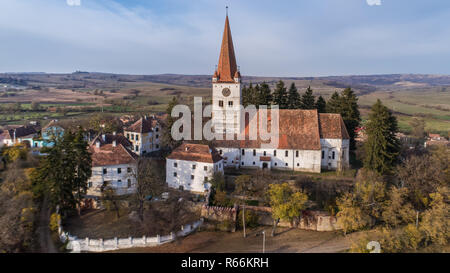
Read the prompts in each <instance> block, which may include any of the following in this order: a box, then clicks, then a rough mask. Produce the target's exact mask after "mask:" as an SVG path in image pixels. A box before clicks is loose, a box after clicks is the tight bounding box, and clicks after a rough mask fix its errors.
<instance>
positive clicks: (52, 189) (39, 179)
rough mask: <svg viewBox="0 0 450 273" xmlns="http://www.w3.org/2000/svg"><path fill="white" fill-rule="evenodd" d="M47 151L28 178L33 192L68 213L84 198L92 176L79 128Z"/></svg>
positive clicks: (89, 161)
mask: <svg viewBox="0 0 450 273" xmlns="http://www.w3.org/2000/svg"><path fill="white" fill-rule="evenodd" d="M46 152H47V155H46V156H45V157H43V158H42V159H41V161H40V163H39V167H38V168H36V170H35V171H33V174H32V176H31V180H32V184H33V188H34V192H35V193H37V195H38V196H47V197H48V198H49V200H50V202H51V203H52V205H53V206H56V205H59V206H60V209H61V211H62V212H63V213H67V212H69V211H72V210H74V209H75V208H76V207H77V205H79V203H80V201H81V200H82V199H83V198H84V195H85V194H86V190H87V181H88V179H89V178H90V177H91V157H90V154H89V152H88V150H87V143H86V141H85V140H84V138H83V134H82V131H81V128H80V129H79V131H78V132H77V133H76V134H74V133H72V132H70V131H69V130H67V131H65V132H64V135H63V137H59V138H58V139H57V140H56V141H55V144H54V146H53V147H51V148H49V149H47V150H46Z"/></svg>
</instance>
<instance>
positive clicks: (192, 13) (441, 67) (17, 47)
mask: <svg viewBox="0 0 450 273" xmlns="http://www.w3.org/2000/svg"><path fill="white" fill-rule="evenodd" d="M368 2H370V3H371V4H372V5H369V4H368ZM78 3H79V5H78ZM227 5H228V6H229V7H230V8H229V17H230V23H231V30H232V34H233V40H234V46H235V51H236V55H237V62H238V65H240V68H241V72H242V74H243V75H258V76H326V75H365V74H388V73H426V74H450V65H449V63H450V1H448V0H421V1H420V0H301V1H300V0H292V1H287V0H284V1H283V0H279V1H274V0H272V1H269V0H251V1H250V0H228V1H226V0H214V1H212V0H185V1H181V0H164V1H163V0H151V1H148V0H147V1H144V0H122V1H119V0H115V1H114V0H0V12H1V16H0V72H24V71H27V72H31V71H42V72H73V71H75V70H83V71H99V72H113V73H127V74H160V73H179V74H212V73H213V70H214V66H215V65H216V63H217V61H218V55H219V49H220V42H221V38H222V31H223V24H224V19H225V6H227Z"/></svg>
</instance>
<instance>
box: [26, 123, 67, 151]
mask: <svg viewBox="0 0 450 273" xmlns="http://www.w3.org/2000/svg"><path fill="white" fill-rule="evenodd" d="M63 135H64V128H63V127H62V126H61V125H60V124H59V123H58V120H55V119H54V120H51V121H50V122H49V123H48V124H47V125H46V126H44V127H43V128H42V129H41V134H40V136H37V137H35V138H33V141H32V144H31V147H33V148H43V147H53V145H54V144H55V143H54V140H55V138H59V137H62V136H63Z"/></svg>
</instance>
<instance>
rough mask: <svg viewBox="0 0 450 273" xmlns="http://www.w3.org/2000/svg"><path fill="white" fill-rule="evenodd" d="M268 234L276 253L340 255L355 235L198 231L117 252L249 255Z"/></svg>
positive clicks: (259, 248)
mask: <svg viewBox="0 0 450 273" xmlns="http://www.w3.org/2000/svg"><path fill="white" fill-rule="evenodd" d="M263 230H264V231H265V233H266V246H265V247H266V252H267V253H270V252H274V253H332V252H334V253H336V252H345V251H346V250H348V249H349V248H350V245H351V240H352V238H353V237H354V236H355V235H348V236H343V235H342V233H339V232H317V231H308V230H299V229H287V228H279V229H277V235H276V236H275V237H271V236H270V230H271V228H270V227H260V228H256V229H252V230H250V231H249V232H248V236H247V238H243V236H242V235H243V234H242V232H241V231H238V232H235V233H228V232H211V231H203V232H197V233H194V234H192V235H189V236H188V237H185V238H181V239H179V240H177V241H175V242H173V243H169V244H165V245H161V246H158V247H152V248H134V249H122V250H120V251H117V252H147V253H148V252H160V253H161V252H162V253H190V252H200V253H217V252H219V253H246V252H261V251H262V243H263V235H262V231H263Z"/></svg>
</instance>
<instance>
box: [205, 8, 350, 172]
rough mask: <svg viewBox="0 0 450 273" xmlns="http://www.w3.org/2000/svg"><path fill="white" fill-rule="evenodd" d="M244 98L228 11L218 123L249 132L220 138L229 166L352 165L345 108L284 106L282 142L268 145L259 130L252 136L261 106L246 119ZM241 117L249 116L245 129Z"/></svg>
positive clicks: (216, 126) (215, 113)
mask: <svg viewBox="0 0 450 273" xmlns="http://www.w3.org/2000/svg"><path fill="white" fill-rule="evenodd" d="M241 104H242V86H241V74H240V71H239V70H238V66H237V62H236V56H235V52H234V47H233V40H232V37H231V29H230V22H229V19H228V15H227V16H226V19H225V28H224V33H223V38H222V45H221V49H220V56H219V63H218V65H217V69H216V71H214V75H213V77H212V128H213V130H214V131H215V132H216V133H223V134H244V135H245V136H244V138H243V139H244V140H216V141H215V143H214V146H215V148H216V149H217V151H218V152H219V154H220V155H221V156H222V157H223V164H224V166H225V167H235V168H261V169H281V170H294V171H305V172H315V173H319V172H321V170H323V169H326V170H336V169H343V168H345V167H347V166H348V165H349V148H350V141H349V134H348V132H347V129H346V127H345V124H344V121H343V120H342V117H341V115H340V114H324V113H318V112H317V110H315V109H314V110H299V109H295V110H288V109H280V110H279V114H278V118H279V119H278V124H279V130H278V132H279V133H278V139H277V145H276V146H275V147H271V148H267V145H263V144H264V141H263V140H262V139H260V137H259V136H258V137H257V138H256V139H255V140H249V139H248V138H247V137H246V135H247V134H248V126H249V124H258V122H259V119H258V116H259V115H261V113H260V110H258V111H257V113H258V114H257V115H254V116H252V117H247V116H246V117H245V118H244V119H241V115H245V113H241V111H242V108H241ZM241 120H245V126H242V128H245V131H243V132H241V124H240V123H241ZM268 123H269V124H270V117H269V121H268ZM239 139H241V138H239Z"/></svg>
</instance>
